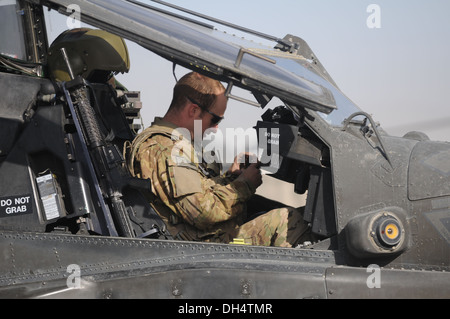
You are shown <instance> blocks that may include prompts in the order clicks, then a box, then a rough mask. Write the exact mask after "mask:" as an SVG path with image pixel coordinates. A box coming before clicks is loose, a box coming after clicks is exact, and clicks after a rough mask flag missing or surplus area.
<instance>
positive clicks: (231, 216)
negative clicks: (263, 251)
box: [129, 118, 307, 247]
mask: <svg viewBox="0 0 450 319" xmlns="http://www.w3.org/2000/svg"><path fill="white" fill-rule="evenodd" d="M132 152H134V153H132V154H133V155H132V157H131V162H130V163H129V166H131V167H130V170H131V172H132V174H133V175H134V176H137V177H140V178H143V179H148V178H149V179H150V180H151V184H152V192H153V194H154V195H156V199H154V200H152V205H153V207H154V208H155V210H156V211H157V212H158V214H159V215H160V216H161V217H162V218H163V220H164V221H165V223H166V225H167V227H168V230H169V232H170V233H171V234H172V235H173V236H175V238H178V239H183V240H191V241H206V242H222V243H229V242H231V241H233V239H235V238H239V239H243V240H244V241H245V243H248V244H253V245H263V246H281V247H291V246H293V245H296V244H297V243H298V242H299V241H300V240H301V238H302V237H304V236H305V233H306V231H307V226H306V225H305V223H304V222H303V219H302V216H301V213H300V212H299V211H297V210H295V209H293V208H282V209H276V210H273V211H270V212H268V213H266V214H263V215H261V216H259V217H257V218H254V219H253V220H251V221H250V222H247V223H245V221H246V202H247V201H248V200H249V199H250V198H251V197H252V196H253V194H254V193H255V191H256V189H255V188H254V187H253V186H252V185H251V184H250V183H249V182H247V181H246V180H245V179H244V178H236V177H234V176H231V175H230V176H228V175H222V176H221V175H218V174H217V172H216V171H214V170H211V169H208V167H207V166H206V165H205V164H204V163H203V162H202V160H201V158H200V156H197V154H196V152H195V147H194V145H193V143H192V141H191V138H190V133H189V132H188V131H187V130H185V131H184V132H183V130H182V129H179V128H177V127H176V126H174V125H173V124H171V123H167V122H164V121H163V120H162V119H161V118H156V119H155V122H154V123H153V124H152V126H151V127H149V128H148V129H146V130H145V131H144V132H142V133H141V134H140V135H139V136H138V137H137V138H136V139H135V140H134V142H133V145H132Z"/></svg>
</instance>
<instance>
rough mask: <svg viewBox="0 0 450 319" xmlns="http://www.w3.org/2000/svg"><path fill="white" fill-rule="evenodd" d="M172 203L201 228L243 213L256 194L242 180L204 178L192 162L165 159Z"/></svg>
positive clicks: (187, 219)
mask: <svg viewBox="0 0 450 319" xmlns="http://www.w3.org/2000/svg"><path fill="white" fill-rule="evenodd" d="M167 165H168V167H167V168H168V172H169V174H168V176H169V179H170V181H169V182H170V186H171V189H172V191H173V197H174V198H173V203H174V205H175V206H176V208H177V211H178V212H179V213H180V214H181V215H182V217H183V219H184V220H185V221H187V222H189V223H190V224H191V225H193V226H195V227H196V228H198V229H201V230H207V229H208V228H210V227H211V226H213V225H215V224H217V223H221V222H224V221H228V220H230V219H233V218H234V217H236V216H238V215H240V214H242V213H243V212H244V211H245V209H246V204H245V203H246V202H247V200H248V199H249V198H250V197H251V196H252V195H253V194H254V193H255V189H252V187H251V186H250V184H249V183H248V182H246V181H245V180H244V179H242V178H241V179H236V180H235V181H233V182H231V183H225V182H223V181H220V180H218V179H211V178H207V177H204V176H203V175H202V174H201V173H200V172H199V171H198V169H197V168H196V167H195V165H194V164H187V165H180V164H175V163H173V162H171V160H170V159H167Z"/></svg>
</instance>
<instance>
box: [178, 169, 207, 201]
mask: <svg viewBox="0 0 450 319" xmlns="http://www.w3.org/2000/svg"><path fill="white" fill-rule="evenodd" d="M172 169H173V180H174V186H175V187H174V188H175V194H174V195H175V198H178V197H181V196H185V195H190V194H194V193H202V192H203V189H202V175H201V174H200V173H199V172H198V171H197V170H195V169H192V168H191V167H187V166H173V167H172Z"/></svg>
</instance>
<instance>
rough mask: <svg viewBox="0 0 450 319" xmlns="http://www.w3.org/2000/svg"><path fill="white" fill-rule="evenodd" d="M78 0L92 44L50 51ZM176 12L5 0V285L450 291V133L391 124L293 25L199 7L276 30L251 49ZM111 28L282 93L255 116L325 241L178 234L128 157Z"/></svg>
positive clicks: (120, 68)
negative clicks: (394, 128)
mask: <svg viewBox="0 0 450 319" xmlns="http://www.w3.org/2000/svg"><path fill="white" fill-rule="evenodd" d="M158 2H160V1H158ZM74 7H75V8H78V9H79V13H80V17H81V20H82V21H83V22H86V23H88V24H89V25H91V26H93V27H96V28H99V29H101V30H96V31H95V32H94V33H92V34H91V33H87V37H85V38H89V39H87V41H86V42H85V43H84V44H83V45H84V47H83V45H81V44H79V43H78V44H77V46H74V45H73V42H72V40H73V39H72V38H71V37H70V36H68V37H66V38H64V37H63V38H60V39H59V40H60V41H55V43H54V45H52V46H51V47H49V44H48V40H47V33H46V28H45V19H44V14H43V12H44V9H46V8H49V9H51V10H56V11H58V12H60V13H62V14H64V15H71V14H72V10H73V8H74ZM184 12H186V10H183V11H182V12H181V13H176V14H175V13H173V11H168V10H164V9H161V8H156V7H153V6H151V5H148V4H144V3H141V2H139V1H132V0H129V1H127V0H108V1H102V0H84V1H81V0H80V1H78V0H7V1H0V16H1V17H2V20H3V22H2V28H1V35H0V36H1V42H0V53H1V56H0V87H1V89H2V92H3V96H2V99H1V100H0V251H1V256H2V258H1V260H0V269H1V272H0V297H6V298H9V297H16V298H40V297H49V298H50V297H57V298H77V297H80V298H105V297H108V298H109V297H113V298H136V297H138V298H181V297H183V298H311V297H312V298H349V297H357V298H361V297H369V298H372V297H374V298H376V297H380V298H391V297H405V298H415V297H444V298H445V297H450V275H449V271H450V246H449V245H450V177H449V172H450V166H449V159H450V144H448V143H440V142H433V141H430V140H428V139H427V138H426V137H425V136H424V135H423V134H420V133H411V134H407V135H406V136H405V137H403V138H400V137H393V136H389V135H388V134H387V133H386V132H384V131H383V129H382V128H381V127H379V126H378V125H377V123H375V122H374V120H373V118H372V116H370V115H369V114H367V113H365V112H363V111H362V110H361V109H359V108H358V107H357V106H356V105H354V104H353V103H352V102H351V101H350V100H349V99H348V98H347V97H346V96H345V95H344V94H343V93H342V92H341V91H340V90H339V89H338V88H337V86H336V84H335V83H334V82H333V80H332V79H331V77H330V76H329V75H328V73H327V72H326V70H325V68H324V67H323V66H322V64H321V63H320V62H319V60H318V59H317V58H316V56H315V55H314V53H313V52H312V50H311V49H310V48H309V46H308V45H307V43H306V42H305V41H303V40H302V39H300V38H298V37H296V36H293V35H287V36H286V37H284V38H277V37H272V36H268V35H266V34H261V33H258V32H254V31H252V30H248V29H244V28H241V27H239V26H236V25H230V24H227V23H226V22H224V21H217V20H215V19H213V18H210V17H205V16H202V15H198V14H196V13H193V12H189V13H190V15H189V16H191V15H192V14H195V15H198V16H199V17H201V18H203V19H205V18H206V19H208V20H210V21H211V22H213V23H221V24H225V25H227V26H228V27H232V28H238V29H240V30H241V31H244V32H249V33H251V34H253V35H256V36H259V37H263V38H265V39H266V40H269V41H273V42H274V45H273V46H272V47H266V46H259V45H258V44H255V43H254V42H247V41H246V40H245V39H243V38H237V37H231V36H230V37H228V36H227V35H224V34H223V33H220V32H219V31H217V30H215V29H214V28H213V27H212V26H211V25H209V24H208V23H204V22H199V21H198V20H196V18H189V17H188V15H187V14H185V13H184ZM102 30H104V31H102ZM66 35H67V34H66ZM69 35H70V33H69ZM119 37H120V38H125V39H127V40H129V41H133V42H136V43H138V44H139V45H141V46H142V47H143V48H145V49H148V50H150V51H152V52H154V53H156V54H157V55H159V56H160V57H161V58H162V59H166V60H169V61H170V62H172V63H173V64H174V65H180V66H183V67H185V68H187V69H190V70H194V71H197V72H199V73H202V74H205V75H207V76H210V77H212V78H215V79H217V80H220V81H222V82H223V83H225V84H227V95H228V97H229V98H235V99H240V100H244V99H242V98H239V97H236V96H235V95H233V94H232V93H233V89H234V88H236V87H237V88H241V89H244V90H246V91H248V92H251V93H252V94H253V96H254V97H255V101H256V102H255V101H252V102H250V101H245V100H244V102H248V103H253V104H255V103H256V104H258V105H259V106H260V107H262V108H264V107H266V106H267V104H268V102H269V101H270V100H272V99H273V98H274V97H276V98H278V99H280V100H281V101H282V102H283V104H284V105H283V106H282V107H279V108H276V109H273V110H270V109H269V110H267V111H266V113H264V116H263V119H262V120H260V121H258V122H257V123H256V121H257V120H256V119H255V123H256V128H257V129H259V130H262V131H264V130H266V132H267V130H276V132H278V133H277V134H276V135H273V136H272V138H271V139H270V140H269V143H266V149H265V152H266V153H265V154H266V155H268V154H272V153H274V152H277V154H278V155H279V158H280V162H279V164H280V165H279V167H278V168H277V169H276V171H274V172H273V174H272V175H273V176H274V177H275V178H276V179H278V180H282V181H285V182H288V183H291V184H292V185H293V186H294V187H293V188H294V189H295V192H296V193H298V194H306V196H307V199H306V206H305V208H304V211H305V213H304V218H305V220H306V221H308V222H309V224H310V227H311V231H312V233H314V234H315V235H316V236H317V237H318V238H319V239H320V240H318V241H317V242H311V243H305V244H304V245H301V246H299V247H296V248H292V249H290V248H289V249H288V248H278V247H258V246H247V245H237V244H212V243H202V242H188V241H180V240H177V239H175V238H173V234H170V233H169V232H168V231H167V229H166V227H165V225H164V223H163V222H162V220H161V219H160V218H159V215H158V214H157V213H156V212H155V211H154V210H153V208H152V206H151V205H150V203H149V202H148V201H147V199H146V197H145V196H144V195H143V194H144V192H146V191H148V189H149V182H148V181H146V180H140V179H136V178H133V177H131V175H130V173H129V171H128V169H127V167H126V159H125V155H124V154H123V152H122V150H123V147H124V145H126V144H127V143H128V142H130V141H132V140H133V138H134V137H135V135H136V133H135V131H134V130H133V125H134V124H132V120H133V115H130V113H132V111H136V112H138V109H137V108H136V105H137V104H138V103H137V102H136V100H135V96H134V95H133V94H134V92H127V91H125V92H122V93H121V94H118V92H119V90H117V87H113V86H112V85H110V84H109V83H107V82H106V81H105V77H106V76H107V75H109V74H111V72H127V71H128V67H129V61H128V60H127V59H128V58H127V52H126V48H125V49H124V48H123V43H122V44H121V42H120V41H118V42H117V41H116V40H117V38H119ZM95 39H97V40H98V39H101V40H105V41H100V42H96V40H95ZM112 39H115V40H114V41H116V42H114V41H113V40H112ZM113 42H114V43H113ZM111 48H113V49H111ZM119 48H122V49H123V51H120V50H119ZM97 49H104V50H110V51H108V54H104V55H101V57H102V58H99V57H98V56H95V52H96V50H97ZM58 72H59V75H57V74H56V73H58ZM58 76H60V77H61V78H63V79H64V80H60V81H55V79H54V78H55V77H58ZM133 101H134V102H135V105H134V108H133ZM130 105H131V106H132V107H131V108H130ZM130 109H131V110H130ZM260 138H261V137H260ZM275 146H276V147H275Z"/></svg>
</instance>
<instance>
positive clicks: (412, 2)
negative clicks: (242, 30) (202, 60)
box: [49, 0, 450, 141]
mask: <svg viewBox="0 0 450 319" xmlns="http://www.w3.org/2000/svg"><path fill="white" fill-rule="evenodd" d="M142 2H147V3H150V4H153V5H154V3H152V2H151V1H145V0H142ZM169 2H171V3H173V4H177V5H180V6H184V7H187V8H189V9H191V10H195V11H198V12H201V13H204V14H207V15H211V16H214V17H216V18H220V19H223V20H227V21H229V22H232V23H236V24H240V25H242V26H245V27H248V28H251V29H255V30H258V31H261V32H264V33H268V34H271V35H274V36H277V37H280V38H282V37H284V36H285V35H286V34H288V33H291V34H293V35H296V36H299V37H301V38H303V39H304V40H306V41H307V42H308V44H309V45H310V47H311V48H312V50H313V51H314V52H315V54H316V56H317V57H318V58H319V59H320V61H321V62H322V64H323V65H324V66H325V68H326V69H327V71H328V72H329V74H330V75H331V76H332V78H333V79H334V81H335V82H336V83H337V85H338V87H339V88H340V89H341V90H342V91H343V92H344V94H346V95H347V96H348V97H349V98H350V99H351V100H353V101H354V102H355V103H356V104H357V105H359V106H360V107H361V108H362V109H363V110H364V111H366V112H368V113H371V114H372V115H373V116H374V119H375V121H377V122H380V123H381V125H382V126H383V127H384V128H385V129H386V130H387V131H388V132H389V133H390V134H392V135H396V136H402V135H403V134H405V133H406V132H408V131H411V130H420V131H423V132H425V133H427V134H428V135H429V136H430V138H431V139H434V140H445V141H450V105H449V104H450V102H449V100H450V98H449V96H448V93H449V92H450V77H449V74H450V61H449V57H450V41H449V39H450V19H449V18H448V15H449V12H450V1H448V0H430V1H424V0H420V1H419V0H395V1H393V0H380V1H376V0H372V1H364V0H315V1H311V0H310V1H303V0H277V1H273V0H245V1H243V0H227V1H218V0H214V1H211V0H189V1H187V0H170V1H169ZM371 4H375V5H376V8H377V10H375V11H370V12H368V8H372V7H369V6H370V5H371ZM368 20H369V23H368ZM215 26H216V28H218V29H222V27H221V26H220V25H215ZM369 26H372V27H374V28H370V27H369ZM49 28H50V29H51V31H53V32H55V34H56V33H58V32H59V30H58V27H57V22H56V19H54V20H52V21H50V25H49ZM51 40H52V39H51ZM129 50H130V55H131V71H130V73H129V74H127V75H126V76H120V77H119V79H120V80H121V81H123V82H124V84H125V85H126V86H127V87H128V88H129V89H130V90H140V91H142V100H143V103H144V108H145V110H144V111H143V113H142V114H143V117H144V122H145V124H146V125H149V124H150V123H151V121H152V120H153V118H154V116H157V115H164V113H165V111H166V109H167V106H168V104H169V103H170V99H171V94H172V87H173V85H174V83H175V80H174V78H173V76H172V65H171V64H170V63H166V62H165V61H164V60H162V59H161V58H159V57H157V56H155V55H153V54H151V53H148V51H146V50H143V49H142V48H140V47H139V46H137V45H134V44H132V43H129ZM184 73H185V70H183V69H181V68H179V69H177V75H178V77H180V76H182V75H183V74H184ZM275 106H276V105H275ZM260 113H261V112H260V111H259V110H257V109H256V108H254V107H252V106H249V105H245V104H241V103H237V102H230V104H229V109H228V111H227V114H226V120H225V121H224V123H223V127H228V126H233V127H240V126H244V127H245V126H246V127H249V126H253V125H254V124H255V123H256V121H257V120H258V119H259V114H260Z"/></svg>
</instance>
